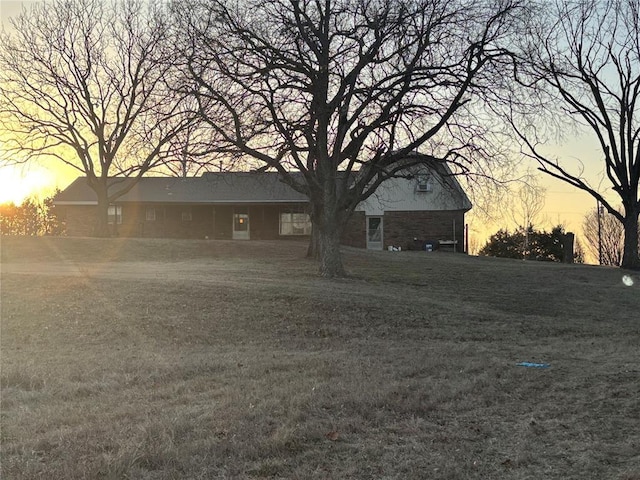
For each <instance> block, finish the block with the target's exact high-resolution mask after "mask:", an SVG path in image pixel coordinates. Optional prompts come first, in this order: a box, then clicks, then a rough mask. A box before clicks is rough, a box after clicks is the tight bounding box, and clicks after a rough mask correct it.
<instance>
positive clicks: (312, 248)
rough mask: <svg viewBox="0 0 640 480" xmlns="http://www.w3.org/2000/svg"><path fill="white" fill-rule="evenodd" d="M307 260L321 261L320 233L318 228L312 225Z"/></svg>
mask: <svg viewBox="0 0 640 480" xmlns="http://www.w3.org/2000/svg"><path fill="white" fill-rule="evenodd" d="M307 258H313V259H315V260H320V233H319V230H318V227H316V226H315V224H313V223H312V225H311V237H310V238H309V246H308V247H307Z"/></svg>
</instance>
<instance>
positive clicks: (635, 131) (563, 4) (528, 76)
mask: <svg viewBox="0 0 640 480" xmlns="http://www.w3.org/2000/svg"><path fill="white" fill-rule="evenodd" d="M639 19H640V2H638V1H637V0H563V1H560V0H558V1H556V2H555V3H554V4H552V5H550V4H549V3H548V2H542V4H541V6H540V14H539V15H537V16H534V17H532V23H531V25H530V26H529V33H530V35H529V36H528V37H527V40H528V41H527V42H526V44H525V45H524V48H523V49H522V51H521V55H522V56H521V60H522V62H521V63H519V64H518V69H517V79H518V80H519V82H520V84H521V85H523V86H526V87H527V88H528V92H527V94H529V95H531V94H533V95H534V96H537V98H538V100H539V101H540V105H539V106H540V110H538V113H540V116H539V117H538V119H540V118H542V110H543V109H547V111H549V109H550V108H551V109H556V110H555V113H556V114H558V113H559V114H560V115H561V116H563V117H564V118H565V119H567V120H568V121H570V122H574V124H575V125H577V126H578V128H581V129H586V130H587V131H588V132H590V133H591V134H593V135H594V136H595V138H596V139H597V141H598V144H599V147H600V151H601V155H602V165H603V167H604V171H605V173H606V177H607V179H608V182H609V184H610V186H611V188H612V189H613V191H614V192H616V194H617V196H618V197H619V200H620V201H621V202H622V206H623V210H622V212H620V211H618V210H617V209H616V208H615V207H614V206H613V205H612V203H611V202H610V201H608V200H607V198H605V196H603V194H602V192H600V191H598V189H597V188H596V187H594V186H593V185H592V184H590V183H589V180H588V179H587V178H585V172H584V171H583V169H582V168H580V167H581V166H579V165H576V162H575V161H573V162H571V161H567V162H560V161H559V160H558V159H556V158H553V157H551V156H550V155H548V154H547V153H546V152H545V151H544V140H545V138H544V130H545V129H546V125H541V122H537V123H536V121H535V119H533V116H532V114H531V110H530V109H523V110H520V111H519V107H518V103H514V104H513V105H512V107H513V110H512V111H511V118H512V121H513V124H514V126H515V129H516V132H517V133H518V135H519V137H520V138H521V139H522V140H523V142H524V145H525V148H526V151H527V152H528V153H529V154H530V155H531V156H532V157H533V158H535V159H536V160H537V161H538V162H539V163H540V165H541V166H540V170H542V171H543V172H545V173H547V174H549V175H551V176H553V177H555V178H558V179H560V180H562V181H564V182H566V183H568V184H570V185H572V186H574V187H576V188H579V189H581V190H584V191H586V192H588V193H589V194H591V195H592V196H593V197H594V198H596V199H598V200H599V201H600V202H601V203H602V204H603V205H604V206H605V207H606V209H607V210H608V212H609V213H610V214H611V215H613V216H614V217H616V218H617V219H618V220H619V221H620V222H621V223H622V224H623V226H624V235H625V242H624V253H623V256H622V262H621V265H622V266H623V267H625V268H640V259H639V258H638V243H637V237H638V214H639V213H640V197H639V191H638V182H639V181H640V117H639V115H640V110H639V109H640V20H639ZM523 38H524V37H523ZM520 94H522V91H521V92H519V95H520ZM558 109H559V110H560V112H558Z"/></svg>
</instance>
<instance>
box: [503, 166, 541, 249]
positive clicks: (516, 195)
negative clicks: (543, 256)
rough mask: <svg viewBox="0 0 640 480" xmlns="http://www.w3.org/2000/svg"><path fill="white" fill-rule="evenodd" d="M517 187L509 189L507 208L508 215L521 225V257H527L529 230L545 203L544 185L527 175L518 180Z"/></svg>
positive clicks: (518, 225) (516, 223) (535, 222)
mask: <svg viewBox="0 0 640 480" xmlns="http://www.w3.org/2000/svg"><path fill="white" fill-rule="evenodd" d="M517 185H518V187H517V188H515V189H514V188H512V189H511V198H510V202H509V207H508V208H507V210H508V212H509V215H510V216H511V218H512V220H513V222H514V223H515V225H516V228H517V227H522V229H523V232H524V239H523V245H522V252H523V257H524V258H528V257H529V253H530V252H529V232H530V231H531V230H532V229H533V226H534V225H537V220H538V216H539V215H540V213H541V212H542V209H543V208H544V203H545V198H544V197H545V191H546V189H545V188H544V187H541V186H540V185H539V184H538V182H537V180H536V179H535V177H532V176H530V175H527V176H526V177H525V178H524V179H523V180H521V181H520V182H518V184H517Z"/></svg>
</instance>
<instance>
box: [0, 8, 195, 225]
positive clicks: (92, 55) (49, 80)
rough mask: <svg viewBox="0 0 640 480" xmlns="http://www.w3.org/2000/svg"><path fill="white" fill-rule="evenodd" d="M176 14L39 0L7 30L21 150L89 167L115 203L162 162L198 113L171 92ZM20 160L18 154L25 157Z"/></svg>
mask: <svg viewBox="0 0 640 480" xmlns="http://www.w3.org/2000/svg"><path fill="white" fill-rule="evenodd" d="M167 20H168V17H167V16H166V15H165V13H164V12H163V10H162V8H161V7H158V6H156V5H153V4H151V5H150V4H148V3H147V2H142V1H140V0H125V1H115V0H114V1H111V0H109V1H105V0H54V1H53V2H52V3H45V2H38V3H36V4H34V5H33V6H32V7H31V9H29V10H27V11H23V13H22V14H21V15H20V16H18V17H17V18H16V19H15V20H13V22H12V23H13V29H12V30H11V31H8V32H3V33H2V36H1V37H0V118H1V119H2V122H3V125H4V128H5V130H6V138H3V142H4V149H5V150H6V151H7V153H8V154H9V155H10V156H11V157H12V158H14V159H20V160H19V161H30V160H32V159H36V158H37V159H44V160H47V159H51V160H55V161H59V162H62V163H64V164H66V165H69V166H71V167H73V168H75V169H76V170H78V171H79V172H80V173H82V174H84V175H86V176H87V181H88V184H89V185H90V186H91V188H92V189H93V190H94V191H95V192H96V195H97V198H98V212H99V213H98V218H97V224H96V234H97V235H101V236H102V235H107V234H108V226H107V207H108V205H109V203H110V202H112V201H114V200H115V199H116V198H118V197H119V196H121V195H123V194H124V193H126V192H127V191H128V190H129V189H131V188H132V187H133V185H134V182H133V181H127V182H122V183H115V182H114V181H113V180H111V177H114V176H127V177H132V178H134V179H135V178H139V177H140V176H141V175H143V174H144V173H145V172H147V171H149V170H150V169H152V168H154V167H155V166H157V165H158V164H159V163H161V162H162V161H163V160H164V158H165V155H166V154H167V153H168V151H169V150H170V149H169V145H170V142H171V140H172V139H173V138H174V137H175V136H176V135H177V134H178V133H179V132H180V131H181V130H182V129H183V128H185V126H187V125H188V124H189V123H190V122H191V117H190V116H189V115H188V108H187V105H186V104H185V102H184V101H183V100H184V99H183V98H182V97H181V96H180V95H178V94H176V93H170V92H171V90H170V88H169V87H170V84H169V82H170V81H171V79H173V78H174V71H175V66H174V65H173V60H174V55H173V51H172V50H171V49H170V48H169V46H170V45H171V43H172V42H171V37H170V34H171V29H170V25H169V23H168V21H167ZM16 161H18V160H16Z"/></svg>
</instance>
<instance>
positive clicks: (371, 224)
mask: <svg viewBox="0 0 640 480" xmlns="http://www.w3.org/2000/svg"><path fill="white" fill-rule="evenodd" d="M367 248H368V249H369V250H382V217H367Z"/></svg>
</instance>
